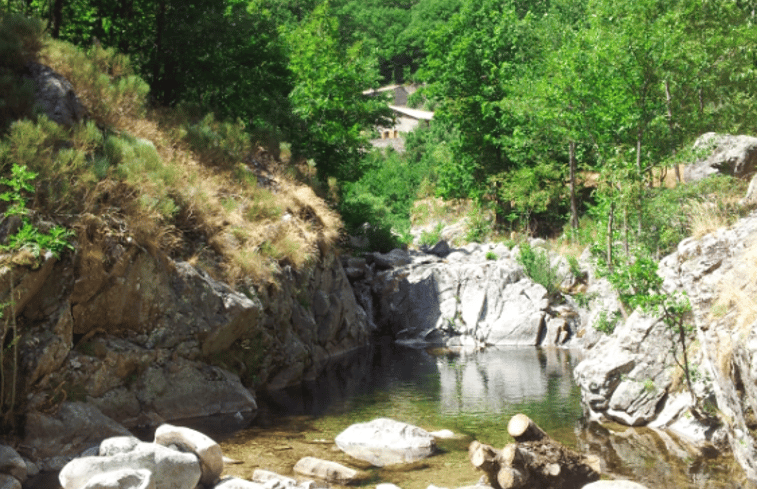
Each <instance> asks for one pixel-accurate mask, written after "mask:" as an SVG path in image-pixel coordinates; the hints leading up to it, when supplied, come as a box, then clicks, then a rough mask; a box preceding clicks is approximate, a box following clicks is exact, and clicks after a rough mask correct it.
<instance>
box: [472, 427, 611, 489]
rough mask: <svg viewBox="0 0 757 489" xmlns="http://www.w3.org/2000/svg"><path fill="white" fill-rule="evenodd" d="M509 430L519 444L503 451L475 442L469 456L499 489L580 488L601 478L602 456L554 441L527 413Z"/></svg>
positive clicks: (511, 445) (490, 482)
mask: <svg viewBox="0 0 757 489" xmlns="http://www.w3.org/2000/svg"><path fill="white" fill-rule="evenodd" d="M508 433H510V436H512V437H513V438H514V439H515V441H516V443H510V444H509V445H507V446H506V447H504V448H503V449H502V450H497V449H495V448H493V447H491V446H489V445H485V444H483V443H481V442H478V441H474V442H473V443H471V444H470V446H469V447H468V456H469V457H470V460H471V463H472V464H473V466H474V467H476V468H477V469H479V470H481V471H483V472H484V474H485V475H486V478H487V479H488V481H489V484H490V485H491V486H492V487H494V488H495V489H523V488H526V487H540V488H543V489H578V488H580V487H583V486H584V485H585V484H588V483H589V482H592V481H595V480H597V479H599V474H600V467H599V459H598V458H597V457H595V456H592V455H588V456H586V455H583V454H580V453H577V452H574V451H573V450H570V449H568V448H566V447H565V446H563V445H562V444H561V443H559V442H557V441H555V440H553V439H552V438H550V437H549V435H547V434H546V433H545V432H544V430H542V429H541V428H539V426H538V425H536V423H534V422H533V420H531V419H530V418H529V417H528V416H526V415H525V414H517V415H515V416H513V418H512V419H510V423H509V424H508Z"/></svg>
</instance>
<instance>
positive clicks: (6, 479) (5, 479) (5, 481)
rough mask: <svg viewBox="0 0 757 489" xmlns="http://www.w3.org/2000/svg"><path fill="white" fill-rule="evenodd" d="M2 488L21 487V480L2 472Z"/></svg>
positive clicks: (0, 484)
mask: <svg viewBox="0 0 757 489" xmlns="http://www.w3.org/2000/svg"><path fill="white" fill-rule="evenodd" d="M0 489H21V481H19V480H18V479H16V478H15V477H13V476H12V475H8V474H2V473H0Z"/></svg>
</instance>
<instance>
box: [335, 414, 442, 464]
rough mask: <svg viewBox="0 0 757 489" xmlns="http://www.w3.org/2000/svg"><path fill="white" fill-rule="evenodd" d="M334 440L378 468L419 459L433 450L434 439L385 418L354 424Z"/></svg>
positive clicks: (348, 451)
mask: <svg viewBox="0 0 757 489" xmlns="http://www.w3.org/2000/svg"><path fill="white" fill-rule="evenodd" d="M334 441H335V442H336V446H338V447H339V448H340V449H341V450H342V451H344V452H345V453H347V454H348V455H350V456H352V457H355V458H357V459H360V460H364V461H366V462H369V463H371V464H372V465H375V466H377V467H384V466H386V465H393V464H400V463H408V462H415V461H418V460H422V459H424V458H428V457H430V456H431V455H433V454H434V451H435V450H436V439H435V438H434V437H433V436H432V435H431V434H429V433H428V432H427V431H426V430H424V429H422V428H418V427H417V426H412V425H409V424H407V423H402V422H399V421H394V420H391V419H387V418H379V419H374V420H373V421H371V422H369V423H358V424H353V425H352V426H350V427H349V428H347V429H346V430H344V431H342V432H341V433H340V434H339V435H337V437H336V439H335V440H334Z"/></svg>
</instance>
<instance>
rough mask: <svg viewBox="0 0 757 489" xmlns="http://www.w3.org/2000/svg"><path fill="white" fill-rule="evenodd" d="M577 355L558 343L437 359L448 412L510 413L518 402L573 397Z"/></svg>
mask: <svg viewBox="0 0 757 489" xmlns="http://www.w3.org/2000/svg"><path fill="white" fill-rule="evenodd" d="M575 363H576V359H575V358H574V356H572V355H571V353H570V352H569V351H567V350H561V349H556V348H549V349H536V348H489V349H486V350H484V351H480V352H475V353H472V354H465V353H461V354H460V355H454V356H453V355H449V356H444V357H439V358H437V360H436V364H437V367H438V369H439V380H440V384H441V393H440V403H441V409H442V411H443V412H445V413H465V412H470V413H491V414H496V413H506V412H510V411H511V410H512V406H513V404H517V403H520V402H523V401H529V400H539V399H543V398H545V397H547V396H552V397H554V398H557V399H559V398H563V399H565V398H568V397H569V396H570V395H571V390H572V389H573V382H572V380H571V375H572V370H573V366H574V365H575Z"/></svg>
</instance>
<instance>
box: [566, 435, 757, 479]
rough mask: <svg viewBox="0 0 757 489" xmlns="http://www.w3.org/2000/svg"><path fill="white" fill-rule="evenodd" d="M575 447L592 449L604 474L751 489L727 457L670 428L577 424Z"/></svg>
mask: <svg viewBox="0 0 757 489" xmlns="http://www.w3.org/2000/svg"><path fill="white" fill-rule="evenodd" d="M576 436H577V438H578V447H577V448H578V449H579V450H580V451H583V452H589V453H593V454H596V455H598V456H599V457H600V459H601V461H602V473H604V474H609V475H611V476H612V477H616V478H627V479H632V480H639V481H643V482H644V484H645V485H647V486H648V487H668V488H679V487H684V488H702V489H704V488H708V489H709V488H723V489H737V488H739V489H746V488H749V489H755V487H757V486H755V485H754V484H752V483H750V482H749V481H747V480H746V479H745V478H744V474H743V472H742V471H741V470H740V469H739V468H738V466H737V464H736V463H735V461H734V460H733V459H732V458H731V457H723V456H720V454H719V453H718V452H717V451H716V450H715V449H714V448H713V447H710V448H709V449H705V450H702V449H701V448H698V447H696V446H694V445H692V444H690V443H688V442H687V441H686V440H683V439H681V438H679V437H677V436H675V435H674V434H672V433H669V432H665V431H658V430H653V429H650V428H630V427H628V426H621V425H616V424H607V425H600V424H597V423H589V424H584V423H582V424H580V425H579V426H578V427H577V429H576Z"/></svg>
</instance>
